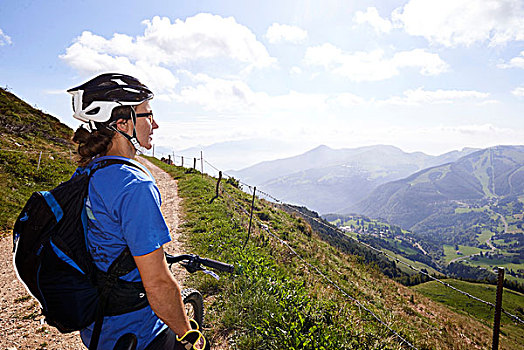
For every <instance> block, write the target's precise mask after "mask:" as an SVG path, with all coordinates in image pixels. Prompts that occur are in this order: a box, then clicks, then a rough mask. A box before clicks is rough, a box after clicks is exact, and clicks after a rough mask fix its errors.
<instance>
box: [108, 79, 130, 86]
mask: <svg viewBox="0 0 524 350" xmlns="http://www.w3.org/2000/svg"><path fill="white" fill-rule="evenodd" d="M111 81H114V82H115V83H117V84H118V85H127V84H126V83H124V82H123V81H122V80H121V79H111Z"/></svg>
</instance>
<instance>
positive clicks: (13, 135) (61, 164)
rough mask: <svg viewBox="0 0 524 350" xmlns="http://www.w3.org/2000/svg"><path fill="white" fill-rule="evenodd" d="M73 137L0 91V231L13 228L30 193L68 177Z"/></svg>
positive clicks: (52, 120) (57, 123)
mask: <svg viewBox="0 0 524 350" xmlns="http://www.w3.org/2000/svg"><path fill="white" fill-rule="evenodd" d="M72 135H73V131H72V130H71V129H70V128H68V127H67V126H66V125H64V124H62V123H60V121H59V120H58V119H56V118H55V117H53V116H51V115H49V114H46V113H43V112H42V111H40V110H38V109H35V108H33V107H31V106H30V105H28V104H27V103H25V102H24V101H22V100H20V99H19V98H17V97H16V96H15V95H13V94H11V93H10V92H7V91H5V90H3V89H1V88H0V193H2V195H1V196H0V208H1V210H0V232H3V233H4V234H5V233H7V232H8V231H10V230H11V229H12V227H13V224H14V221H15V219H16V217H17V216H18V214H19V212H20V211H21V210H22V207H23V205H24V204H25V201H26V200H27V199H28V198H29V196H30V195H31V193H32V192H34V191H39V190H43V189H49V188H52V187H53V186H56V185H57V184H58V183H60V182H61V181H64V180H66V179H67V178H68V177H70V176H71V174H72V172H73V171H74V169H75V165H74V164H73V162H72V160H71V155H70V150H72V149H73V146H72V144H71V142H70V139H71V137H72ZM40 152H42V156H41V158H40ZM39 158H40V167H38V160H39Z"/></svg>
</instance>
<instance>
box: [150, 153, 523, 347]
mask: <svg viewBox="0 0 524 350" xmlns="http://www.w3.org/2000/svg"><path fill="white" fill-rule="evenodd" d="M151 160H152V161H154V162H156V163H157V164H158V165H159V166H161V167H163V168H164V169H165V170H166V171H168V172H169V173H170V174H171V175H172V176H173V177H174V178H175V179H177V180H178V185H179V195H180V196H181V197H182V200H183V201H182V208H183V211H184V214H185V215H184V217H185V222H184V224H183V227H182V228H183V234H184V236H185V239H186V240H187V245H188V247H189V249H191V250H193V251H194V252H196V253H198V254H200V255H202V256H208V257H211V258H215V259H219V260H222V261H226V262H229V263H233V264H235V265H236V266H237V269H236V273H235V274H234V275H232V276H225V275H223V276H222V279H221V280H220V281H219V282H216V281H214V280H213V279H212V278H210V277H209V276H207V275H202V274H200V275H199V276H198V275H195V276H193V279H192V281H191V284H193V285H194V286H195V287H197V288H199V289H200V290H202V291H203V292H204V293H205V295H206V308H207V311H208V314H207V323H208V326H209V327H210V335H211V337H212V339H213V341H215V342H221V343H227V344H229V345H230V346H231V347H232V348H233V349H322V348H325V349H332V348H340V349H401V348H403V346H402V345H400V344H399V342H398V341H397V339H396V337H395V336H393V335H392V333H391V332H390V331H389V330H387V329H386V328H385V327H384V326H383V325H381V324H379V323H378V322H377V321H376V320H374V319H373V318H372V317H371V316H370V315H369V314H368V313H367V312H366V311H365V310H364V309H362V308H359V307H358V306H357V305H356V304H355V302H353V301H352V299H351V298H349V297H347V296H344V294H342V293H341V292H340V291H339V290H337V289H336V288H335V287H333V286H332V285H330V284H329V283H328V282H327V281H326V280H325V279H324V278H323V277H321V276H320V275H319V274H318V273H317V271H316V270H315V269H314V268H312V267H311V266H314V267H316V268H318V269H319V270H320V271H322V273H324V274H325V275H326V276H327V277H328V278H329V279H330V280H332V281H333V282H335V283H336V284H337V285H338V286H340V288H342V289H343V290H344V291H345V292H346V293H348V294H349V295H351V296H352V297H354V298H356V299H357V300H359V301H360V302H361V303H362V304H363V305H364V306H365V307H367V308H369V309H370V310H372V311H373V312H374V313H375V314H376V315H377V316H378V317H379V318H380V319H381V320H383V321H384V322H385V323H387V324H388V325H389V326H390V327H391V328H392V329H394V330H395V331H396V332H398V333H399V334H401V335H402V336H403V337H404V338H406V339H407V340H408V341H409V342H411V343H413V344H414V345H415V346H416V347H417V348H419V349H474V348H478V349H486V348H488V347H489V346H490V345H489V344H490V342H491V331H490V327H489V326H486V325H485V324H483V323H482V322H481V320H480V321H478V320H475V319H473V318H472V317H470V316H467V315H464V314H461V313H455V312H452V311H450V310H449V309H448V308H446V307H444V306H441V305H440V304H437V303H435V302H432V301H431V300H429V299H427V298H426V297H424V296H423V295H421V294H419V293H417V292H414V291H412V290H410V289H409V288H406V287H403V286H402V285H400V284H398V283H396V282H394V281H392V280H390V279H388V278H385V277H384V275H382V274H381V273H380V272H379V271H378V269H377V268H376V267H374V266H373V265H369V264H364V263H363V259H362V258H360V257H358V256H354V255H347V254H343V253H341V252H340V251H338V250H336V249H335V248H333V247H332V246H330V245H329V244H327V243H326V242H324V241H322V240H321V239H320V238H319V236H318V235H317V234H316V233H315V232H314V231H313V230H311V228H310V226H309V225H308V224H307V223H306V222H305V220H304V219H302V218H300V217H299V216H297V215H293V214H290V213H286V212H284V211H282V210H279V208H278V207H276V206H275V205H274V204H272V203H269V202H266V201H264V200H260V199H257V200H256V201H255V203H256V204H255V210H254V218H255V219H254V220H255V221H254V224H253V230H252V232H251V235H250V238H249V240H248V241H247V244H246V239H247V225H248V222H249V217H248V215H247V214H246V213H245V212H244V211H243V210H242V209H240V207H242V208H244V209H246V210H249V206H250V202H251V198H250V195H249V194H246V193H244V192H243V191H241V190H239V189H238V188H236V187H234V186H233V185H231V184H228V183H222V185H221V188H222V193H221V196H220V197H219V198H217V199H215V200H214V201H213V202H212V203H210V200H211V198H212V197H213V196H214V194H215V186H216V179H214V178H210V177H208V176H201V174H200V173H196V172H194V171H191V170H187V169H183V168H179V167H173V166H169V165H166V164H163V163H161V162H158V161H155V160H154V159H151ZM266 229H268V230H269V232H271V233H272V234H274V235H275V236H277V237H279V238H280V239H282V240H284V241H285V242H286V244H287V245H289V246H290V247H292V248H293V249H294V251H296V252H297V253H298V254H299V255H300V256H301V257H302V258H303V259H304V260H305V261H306V262H304V260H302V259H301V258H299V257H297V256H295V255H294V254H293V253H292V252H291V250H290V249H289V248H288V247H287V246H286V245H284V244H282V243H281V242H280V241H279V240H277V239H275V238H274V237H273V236H272V235H271V234H270V233H269V232H268V231H267V230H266ZM308 264H311V265H308ZM522 345H523V344H522V343H518V342H517V341H515V339H510V338H508V337H506V336H505V335H503V336H502V340H501V348H504V349H516V348H519V347H521V346H522ZM404 348H405V345H404Z"/></svg>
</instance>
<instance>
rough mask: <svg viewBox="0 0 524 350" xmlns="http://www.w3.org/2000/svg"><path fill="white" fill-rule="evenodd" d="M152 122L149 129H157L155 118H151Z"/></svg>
mask: <svg viewBox="0 0 524 350" xmlns="http://www.w3.org/2000/svg"><path fill="white" fill-rule="evenodd" d="M152 121H153V122H152V123H151V128H152V129H158V124H157V123H156V120H155V118H153V120H152Z"/></svg>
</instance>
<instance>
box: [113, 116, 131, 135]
mask: <svg viewBox="0 0 524 350" xmlns="http://www.w3.org/2000/svg"><path fill="white" fill-rule="evenodd" d="M130 124H131V123H130V121H129V120H127V119H118V120H117V121H116V128H117V129H118V130H120V131H123V132H125V133H128V132H129V128H130Z"/></svg>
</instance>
